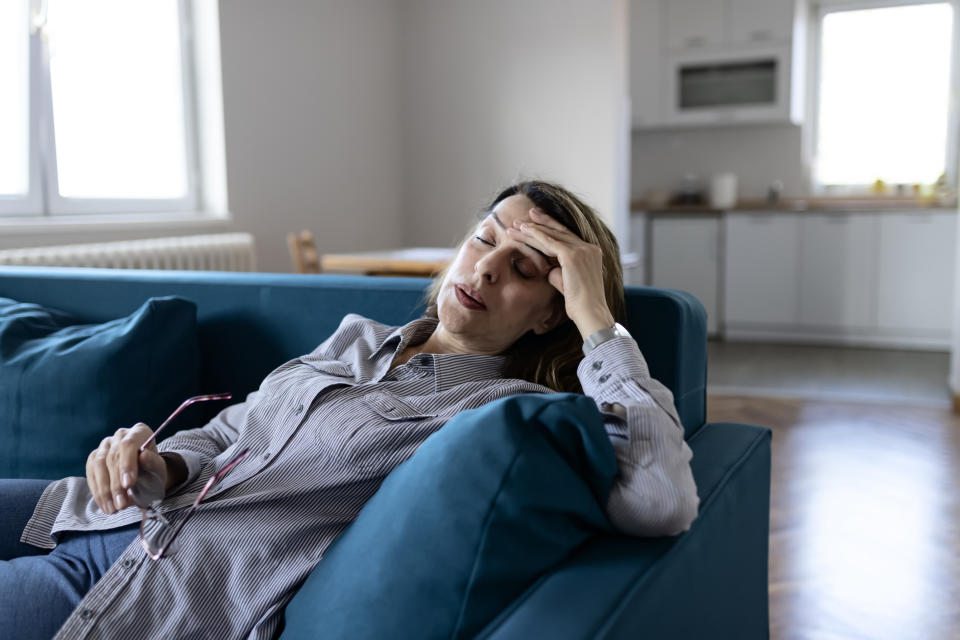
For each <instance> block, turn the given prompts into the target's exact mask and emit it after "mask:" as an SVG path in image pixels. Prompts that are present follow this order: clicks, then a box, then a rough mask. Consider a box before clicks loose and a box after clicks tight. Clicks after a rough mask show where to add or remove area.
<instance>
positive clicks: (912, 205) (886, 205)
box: [630, 197, 957, 213]
mask: <svg viewBox="0 0 960 640" xmlns="http://www.w3.org/2000/svg"><path fill="white" fill-rule="evenodd" d="M630 210H631V211H656V212H662V213H723V212H724V211H782V212H785V213H790V212H806V211H809V212H813V213H816V212H825V213H834V212H836V213H848V212H871V213H876V212H881V211H900V212H905V211H956V210H957V204H956V202H952V203H948V204H941V203H940V202H939V201H937V200H934V199H925V200H918V199H916V198H892V197H891V198H783V199H781V200H780V202H779V203H777V204H775V205H771V204H768V203H767V202H766V201H765V200H740V201H739V202H737V204H736V205H735V206H733V207H731V208H729V209H715V208H713V207H710V206H709V205H706V204H704V205H658V206H653V205H652V204H651V203H648V202H647V201H645V200H633V201H631V202H630Z"/></svg>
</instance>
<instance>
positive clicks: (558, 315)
mask: <svg viewBox="0 0 960 640" xmlns="http://www.w3.org/2000/svg"><path fill="white" fill-rule="evenodd" d="M566 319H567V311H566V306H565V304H564V301H563V296H560V295H558V296H557V297H556V298H554V300H553V302H552V303H551V309H550V314H549V315H547V316H546V317H545V318H544V319H543V320H542V321H541V322H540V324H538V325H537V326H536V327H535V328H534V330H533V332H534V333H536V334H537V335H541V334H544V333H549V332H550V331H553V330H554V329H556V328H557V327H558V326H559V325H560V324H562V323H563V322H564V321H566Z"/></svg>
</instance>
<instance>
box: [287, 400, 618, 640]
mask: <svg viewBox="0 0 960 640" xmlns="http://www.w3.org/2000/svg"><path fill="white" fill-rule="evenodd" d="M615 474H616V458H615V457H614V453H613V448H612V446H611V444H610V441H609V438H608V436H607V434H606V431H605V430H604V427H603V422H602V419H601V416H600V414H599V412H598V411H597V408H596V405H595V404H594V402H593V400H591V399H590V398H587V397H585V396H581V395H577V394H549V395H518V396H513V397H510V398H504V399H502V400H497V401H495V402H492V403H490V404H488V405H486V406H484V407H481V408H479V409H474V410H470V411H465V412H463V413H461V414H460V415H458V416H457V417H456V418H454V419H453V420H451V421H450V422H449V423H448V424H447V425H446V426H444V427H443V428H442V429H441V430H440V431H438V432H437V433H435V434H434V435H432V436H430V437H429V438H428V439H427V440H426V441H425V442H424V443H423V445H422V446H421V447H420V448H419V449H418V450H417V452H416V454H414V455H413V456H412V457H411V458H410V459H409V460H407V461H406V462H405V463H403V464H402V465H400V466H399V467H398V468H397V469H395V470H394V471H393V473H391V474H390V475H389V476H388V477H387V478H386V480H385V481H384V483H383V485H382V486H381V487H380V489H379V491H378V492H377V493H376V494H375V495H374V496H373V498H372V499H371V500H370V501H369V502H368V503H367V505H366V506H365V507H364V509H363V510H362V511H361V513H360V515H359V516H358V517H357V519H356V520H355V521H354V523H353V524H352V525H351V526H350V527H349V528H348V529H347V530H346V531H345V532H344V533H343V534H342V535H341V536H340V537H339V538H338V539H337V541H336V542H334V544H333V545H331V547H330V548H329V549H328V550H327V552H326V554H325V556H324V558H323V559H322V560H321V562H320V563H319V564H318V565H317V567H316V568H315V569H314V570H313V572H312V573H311V574H310V576H309V578H308V579H307V581H306V582H305V584H304V585H303V587H302V588H301V589H300V590H299V592H298V593H297V595H296V596H295V597H294V599H293V600H292V601H291V603H290V604H289V606H288V607H287V609H286V612H285V628H284V631H283V635H282V636H281V637H282V638H284V639H288V640H289V639H294V638H316V637H329V638H351V639H366V638H369V639H373V638H421V639H429V638H470V637H473V636H474V635H476V633H477V632H478V631H480V630H481V629H482V628H483V627H484V625H486V624H487V623H488V622H489V621H490V620H492V619H493V618H494V617H495V616H496V615H497V614H498V613H499V612H500V611H501V610H503V609H504V607H506V606H507V605H508V604H509V603H510V602H511V601H512V600H513V599H514V598H516V597H517V596H518V595H520V594H521V593H522V592H523V591H524V590H525V589H526V588H527V587H528V586H529V585H530V584H532V583H533V582H534V581H535V580H536V579H537V578H538V577H539V576H541V575H542V574H544V573H545V572H547V571H548V570H550V568H552V567H555V566H556V565H557V564H558V563H560V562H561V561H562V560H563V559H564V558H565V557H567V556H568V555H570V553H572V552H573V551H574V550H575V549H576V548H577V547H579V546H580V545H581V544H582V543H584V542H585V541H586V540H587V539H588V538H590V537H592V536H593V535H595V534H597V533H599V532H610V531H612V528H611V525H610V524H609V522H608V520H607V519H606V516H605V515H604V510H603V505H604V504H605V502H606V497H607V495H608V493H609V491H610V487H611V484H612V481H613V477H614V475H615Z"/></svg>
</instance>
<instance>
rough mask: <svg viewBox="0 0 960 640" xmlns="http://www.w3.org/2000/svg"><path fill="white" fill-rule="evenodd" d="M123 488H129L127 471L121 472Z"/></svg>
mask: <svg viewBox="0 0 960 640" xmlns="http://www.w3.org/2000/svg"><path fill="white" fill-rule="evenodd" d="M123 488H124V489H129V488H130V474H129V473H124V474H123Z"/></svg>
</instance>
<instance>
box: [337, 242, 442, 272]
mask: <svg viewBox="0 0 960 640" xmlns="http://www.w3.org/2000/svg"><path fill="white" fill-rule="evenodd" d="M456 253H457V250H456V249H453V248H449V247H412V248H407V249H382V250H378V251H358V252H354V253H328V254H324V255H323V256H321V258H320V269H321V271H323V272H324V273H355V274H362V275H368V276H414V277H422V278H431V277H433V276H435V275H436V274H438V273H440V271H442V270H443V269H444V267H446V266H447V265H448V264H449V263H450V261H451V260H453V257H454V256H455V255H456Z"/></svg>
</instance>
